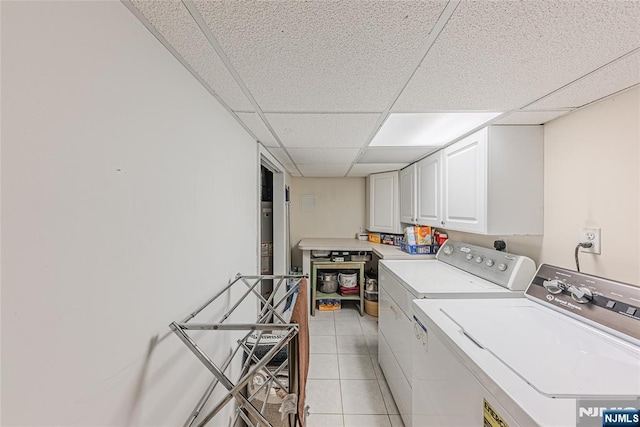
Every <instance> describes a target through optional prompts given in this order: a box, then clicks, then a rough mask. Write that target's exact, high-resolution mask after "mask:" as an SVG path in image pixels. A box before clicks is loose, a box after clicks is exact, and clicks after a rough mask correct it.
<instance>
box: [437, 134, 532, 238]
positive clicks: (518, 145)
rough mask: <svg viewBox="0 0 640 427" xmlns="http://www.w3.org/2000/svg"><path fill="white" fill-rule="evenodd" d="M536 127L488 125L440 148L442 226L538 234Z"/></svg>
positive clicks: (509, 233)
mask: <svg viewBox="0 0 640 427" xmlns="http://www.w3.org/2000/svg"><path fill="white" fill-rule="evenodd" d="M543 148H544V147H543V131H542V126H490V127H488V128H485V129H482V130H481V131H479V132H476V133H475V134H473V135H470V136H468V137H466V138H464V139H462V140H460V141H458V142H456V143H455V144H452V145H450V146H449V147H447V148H445V149H444V150H442V169H443V179H442V191H443V194H442V201H443V203H442V219H441V221H440V226H441V227H443V228H445V229H448V230H458V231H466V232H471V233H479V234H488V235H515V234H542V232H543Z"/></svg>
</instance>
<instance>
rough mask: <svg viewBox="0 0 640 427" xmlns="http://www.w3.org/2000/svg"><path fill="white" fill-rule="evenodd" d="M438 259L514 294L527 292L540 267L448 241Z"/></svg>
mask: <svg viewBox="0 0 640 427" xmlns="http://www.w3.org/2000/svg"><path fill="white" fill-rule="evenodd" d="M436 259H438V260H440V261H442V262H446V263H447V264H449V265H452V266H454V267H457V268H459V269H461V270H464V271H466V272H467V273H470V274H473V275H475V276H478V277H481V278H483V279H485V280H488V281H490V282H493V283H496V284H498V285H500V286H503V287H505V288H508V289H511V290H514V291H523V290H525V289H526V287H527V285H528V284H529V282H530V281H531V278H532V277H533V274H534V273H535V270H536V266H535V263H534V262H533V260H531V259H530V258H527V257H525V256H521V255H514V254H510V253H506V252H500V251H496V250H495V249H489V248H484V247H482V246H475V245H470V244H468V243H462V242H456V241H452V240H451V239H449V240H447V241H446V242H445V243H444V244H443V245H442V246H441V247H440V250H439V251H438V254H437V255H436Z"/></svg>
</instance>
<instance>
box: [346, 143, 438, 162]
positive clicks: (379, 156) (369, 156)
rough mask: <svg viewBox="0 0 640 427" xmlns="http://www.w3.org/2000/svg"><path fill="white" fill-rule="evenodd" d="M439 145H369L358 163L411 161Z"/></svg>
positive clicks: (436, 148)
mask: <svg viewBox="0 0 640 427" xmlns="http://www.w3.org/2000/svg"><path fill="white" fill-rule="evenodd" d="M439 148H440V147H369V148H367V149H366V150H365V151H364V153H363V154H362V156H361V157H360V158H359V159H358V163H405V164H406V163H411V162H413V161H415V160H418V159H420V158H422V157H424V156H426V155H427V154H429V153H432V152H434V151H437V150H438V149H439Z"/></svg>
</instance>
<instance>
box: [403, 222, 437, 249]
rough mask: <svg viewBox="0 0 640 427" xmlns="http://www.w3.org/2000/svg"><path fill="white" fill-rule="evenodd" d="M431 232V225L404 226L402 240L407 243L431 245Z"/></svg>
mask: <svg viewBox="0 0 640 427" xmlns="http://www.w3.org/2000/svg"><path fill="white" fill-rule="evenodd" d="M431 233H432V229H431V227H429V226H426V225H416V226H414V227H405V229H404V241H405V243H407V244H409V245H431V244H432V243H433V239H432V237H431Z"/></svg>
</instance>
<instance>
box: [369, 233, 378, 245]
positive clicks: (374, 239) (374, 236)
mask: <svg viewBox="0 0 640 427" xmlns="http://www.w3.org/2000/svg"><path fill="white" fill-rule="evenodd" d="M369 241H370V242H371V243H380V233H369Z"/></svg>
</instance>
